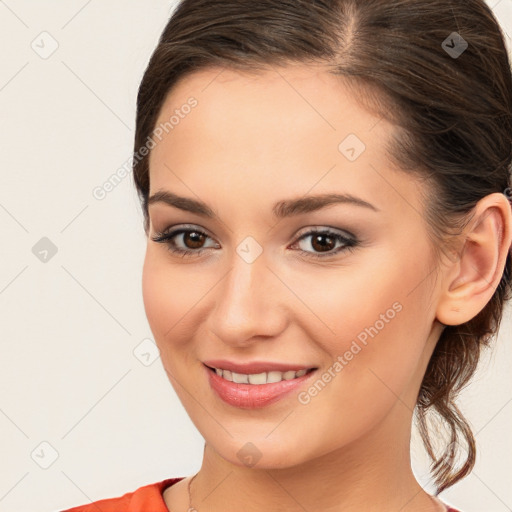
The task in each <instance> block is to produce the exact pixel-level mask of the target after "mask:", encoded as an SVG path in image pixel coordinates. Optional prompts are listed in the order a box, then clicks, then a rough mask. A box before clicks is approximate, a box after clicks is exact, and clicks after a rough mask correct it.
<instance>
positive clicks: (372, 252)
mask: <svg viewBox="0 0 512 512" xmlns="http://www.w3.org/2000/svg"><path fill="white" fill-rule="evenodd" d="M219 73H220V74H219ZM166 122H167V125H165V127H163V126H162V125H163V123H166ZM156 129H157V131H156V132H155V134H156V137H153V140H154V141H155V142H157V143H156V146H155V147H154V148H153V149H152V152H151V158H150V183H151V188H150V196H152V195H154V194H155V193H157V192H167V193H169V194H171V193H172V194H174V195H175V196H180V197H182V198H186V200H180V201H177V202H176V203H175V206H172V205H171V204H168V203H166V202H164V201H162V200H161V201H153V202H151V203H150V205H149V215H150V230H149V233H148V235H149V236H148V243H147V252H146V256H145V261H144V269H143V297H144V304H145V310H146V314H147V317H148V321H149V324H150V327H151V330H152V332H153V335H154V337H155V341H156V343H157V345H158V348H159V349H160V355H161V359H162V363H163V366H164V368H165V370H166V372H167V374H168V376H169V379H170V381H171V383H172V385H173V387H174V389H175V391H176V393H177V394H178V396H179V398H180V400H181V402H182V403H183V405H184V407H185V409H186V410H187V412H188V414H189V415H190V417H191V419H192V421H193V422H194V424H195V425H196V427H197V428H198V430H199V431H200V432H201V434H202V435H203V437H204V438H205V439H206V441H207V442H208V443H209V444H210V445H211V446H212V447H213V448H214V449H215V450H216V451H217V452H218V453H219V454H220V455H221V456H222V457H223V458H224V459H226V460H228V461H231V462H232V463H234V464H238V465H241V464H242V463H246V461H245V459H244V458H243V457H244V456H245V455H247V454H248V455H252V460H255V458H257V459H258V461H257V462H258V465H259V466H260V467H284V466H292V465H295V464H299V463H301V462H304V461H307V460H310V459H312V458H313V457H317V456H320V455H323V454H326V453H328V452H332V451H333V450H337V449H342V448H348V447H349V446H355V444H354V443H357V442H358V441H362V440H363V439H365V440H366V441H365V443H364V445H365V446H366V447H367V449H369V450H375V446H374V445H372V443H376V442H378V443H379V445H380V446H381V447H382V443H385V442H386V440H389V438H390V436H396V435H399V433H402V434H403V433H404V432H408V430H409V428H410V425H409V420H410V417H411V414H412V409H413V408H414V404H415V400H416V396H417V393H418V389H419V386H420V383H421V380H422V377H423V374H424V371H425V368H426V364H427V362H428V359H429V357H430V355H431V353H432V350H433V347H434V345H435V341H436V340H437V337H438V336H439V333H440V330H439V327H440V324H439V323H438V322H436V321H435V316H436V311H435V310H436V307H435V306H436V304H435V301H436V293H437V290H436V288H435V286H434V284H433V279H432V278H433V271H434V268H435V267H434V265H435V262H434V261H433V259H432V256H431V254H432V253H431V251H430V246H429V242H428V240H429V239H428V237H427V231H426V224H425V220H424V215H423V208H422V206H421V204H420V195H419V189H418V187H419V185H418V184H417V183H416V182H415V181H414V179H413V178H412V177H409V176H408V175H406V174H404V173H402V172H398V171H396V170H394V169H393V168H392V167H391V164H390V162H389V160H388V157H387V155H386V152H385V144H386V142H387V141H388V140H389V138H390V137H391V134H392V131H393V129H394V128H393V126H392V125H390V124H388V122H387V121H386V120H385V119H379V118H377V117H374V116H373V115H371V114H370V113H368V112H367V111H365V110H364V109H362V108H361V107H360V106H359V105H358V103H357V102H356V101H355V100H354V99H353V98H352V97H350V95H349V94H348V91H347V89H345V88H344V86H343V85H342V84H341V82H340V81H339V80H338V79H336V78H335V77H334V76H332V75H329V74H327V72H326V71H324V70H321V69H313V68H311V67H305V66H293V67H292V66H290V67H286V68H279V69H277V70H269V71H265V72H261V73H259V74H245V73H240V72H235V71H232V70H227V69H224V70H222V72H221V70H220V69H210V70H202V71H199V72H196V73H194V74H192V75H189V76H188V77H186V78H185V79H183V80H182V81H181V82H180V83H179V84H178V85H177V86H176V87H175V88H174V89H173V90H172V91H171V94H170V95H169V96H168V97H167V100H166V102H165V104H164V106H163V108H162V110H161V113H160V117H159V121H158V122H157V127H156ZM159 139H161V140H159ZM325 194H337V195H339V196H351V197H352V198H357V200H354V201H351V202H349V201H331V202H329V201H327V202H324V201H323V200H322V199H318V200H314V199H313V198H315V197H321V196H323V195H325ZM331 199H332V198H331ZM187 200H188V201H187ZM297 201H298V202H297ZM192 202H194V204H195V202H201V203H204V207H203V213H201V212H200V211H188V210H190V208H189V207H190V205H191V204H192ZM169 203H170V202H169ZM284 203H286V205H285V204H284ZM288 203H290V204H292V205H295V207H292V206H288ZM205 211H208V212H209V213H210V214H211V215H206V214H205V213H204V212H205ZM181 228H187V229H188V230H189V231H188V232H185V233H183V232H181V233H178V234H175V235H174V236H173V237H172V239H169V240H167V245H166V243H161V242H156V241H153V240H152V238H154V237H156V236H157V235H158V233H162V232H166V233H170V232H171V231H175V230H179V229H181ZM326 230H328V231H329V233H328V234H325V233H324V234H322V233H323V232H325V231H326ZM201 233H204V235H202V234H201ZM340 237H341V238H340ZM171 248H174V249H176V250H180V249H181V250H188V251H190V254H185V255H183V254H181V253H175V252H172V251H171V250H170V249H171ZM201 249H202V252H200V253H199V251H200V250H201ZM219 359H222V360H228V361H230V362H234V363H241V364H243V363H249V362H254V361H258V362H264V363H268V362H274V363H278V366H279V364H280V363H281V364H288V365H292V366H294V365H296V366H297V367H304V368H316V370H315V371H314V372H313V373H310V374H309V373H308V374H306V376H304V377H302V378H301V379H300V382H299V380H298V381H297V382H296V383H294V387H293V389H292V390H291V391H289V392H288V393H286V394H284V395H282V396H281V397H280V398H279V399H278V400H276V399H275V397H274V398H273V399H272V400H270V401H269V402H257V400H258V398H254V397H255V393H256V392H257V391H256V390H255V388H257V387H258V386H259V385H258V384H245V386H246V387H247V386H251V389H249V388H247V389H249V391H244V392H242V395H241V396H239V395H236V393H235V392H234V391H233V389H232V388H233V387H236V385H234V384H227V388H228V391H227V393H228V394H229V393H231V395H230V396H232V401H231V402H229V403H228V402H226V401H225V400H224V399H221V398H220V396H219V395H218V394H217V392H216V391H215V390H214V389H213V388H212V387H211V385H210V378H211V376H213V372H212V373H211V374H210V373H209V372H210V370H209V369H208V368H206V366H205V364H204V362H206V361H212V360H219ZM249 373H250V372H249ZM254 373H261V371H258V372H254ZM274 375H275V374H274ZM286 382H291V381H286ZM238 386H244V385H243V384H238ZM267 387H269V386H267ZM274 387H277V386H276V385H274ZM239 389H242V388H239ZM261 389H263V388H261ZM233 393H235V394H233ZM263 395H264V396H263ZM261 396H263V398H269V396H270V397H271V398H272V397H273V395H272V394H270V395H268V393H263V392H262V395H261ZM261 396H260V398H261ZM233 397H234V398H233ZM404 435H405V434H404ZM370 439H371V440H373V441H371V442H369V440H370ZM247 443H252V444H251V445H249V444H247ZM361 444H362V443H361ZM298 446H300V450H297V447H298Z"/></svg>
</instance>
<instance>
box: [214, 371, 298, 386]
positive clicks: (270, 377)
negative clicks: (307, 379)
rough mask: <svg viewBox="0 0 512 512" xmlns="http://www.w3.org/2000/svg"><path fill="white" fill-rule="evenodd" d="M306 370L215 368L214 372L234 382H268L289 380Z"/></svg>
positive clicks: (257, 383)
mask: <svg viewBox="0 0 512 512" xmlns="http://www.w3.org/2000/svg"><path fill="white" fill-rule="evenodd" d="M307 371H308V370H306V369H303V370H299V371H297V372H295V371H293V370H290V371H287V372H279V371H271V372H263V373H253V374H245V373H236V372H232V371H230V370H221V369H220V368H215V373H216V374H217V375H219V376H220V377H223V378H224V379H226V380H229V381H231V382H235V383H237V384H256V385H259V384H270V383H274V382H281V381H282V380H291V379H295V378H297V377H302V376H303V375H305V374H306V373H307Z"/></svg>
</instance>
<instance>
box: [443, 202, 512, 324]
mask: <svg viewBox="0 0 512 512" xmlns="http://www.w3.org/2000/svg"><path fill="white" fill-rule="evenodd" d="M473 211H474V217H473V219H472V220H471V222H470V223H469V224H468V226H466V229H465V230H464V233H463V234H462V235H461V236H462V242H463V243H462V250H461V251H460V253H459V255H458V257H457V258H456V259H454V260H453V261H452V262H451V263H450V264H449V265H448V266H447V267H446V268H445V269H444V277H443V284H442V289H441V291H440V295H439V300H438V304H437V310H436V317H437V319H438V320H439V321H440V322H441V323H442V324H444V325H460V324H463V323H465V322H467V321H469V320H471V319H472V318H474V317H475V316H476V315H477V314H478V313H479V312H480V311H481V310H482V309H483V308H484V307H485V305H486V304H487V303H488V302H489V300H490V299H491V298H492V296H493V294H494V292H495V290H496V288H497V287H498V284H499V282H500V280H501V277H502V275H503V270H504V268H505V262H506V258H507V254H508V253H509V251H510V249H511V247H510V245H511V242H512V212H511V207H510V203H509V201H508V199H507V197H506V196H505V195H504V194H502V193H499V192H496V193H493V194H489V195H487V196H485V197H484V198H482V199H481V200H480V201H479V202H478V203H477V204H476V205H475V207H474V210H473Z"/></svg>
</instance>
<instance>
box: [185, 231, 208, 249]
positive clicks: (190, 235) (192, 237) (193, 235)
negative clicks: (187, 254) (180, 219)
mask: <svg viewBox="0 0 512 512" xmlns="http://www.w3.org/2000/svg"><path fill="white" fill-rule="evenodd" d="M205 238H206V235H205V234H204V233H200V232H199V231H185V232H184V233H183V243H184V244H185V246H186V247H187V248H189V249H200V248H201V245H202V244H203V243H204V240H205ZM187 240H189V241H190V243H187Z"/></svg>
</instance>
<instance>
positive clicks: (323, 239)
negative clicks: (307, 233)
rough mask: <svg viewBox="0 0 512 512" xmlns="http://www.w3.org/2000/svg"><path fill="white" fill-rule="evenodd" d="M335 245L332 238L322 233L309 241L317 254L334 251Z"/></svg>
mask: <svg viewBox="0 0 512 512" xmlns="http://www.w3.org/2000/svg"><path fill="white" fill-rule="evenodd" d="M335 245H336V241H335V240H334V238H332V237H330V236H328V235H326V234H323V233H322V234H318V235H316V236H314V237H313V238H312V241H311V246H312V247H313V248H314V249H315V250H316V251H319V252H325V251H329V250H331V249H334V247H335Z"/></svg>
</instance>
